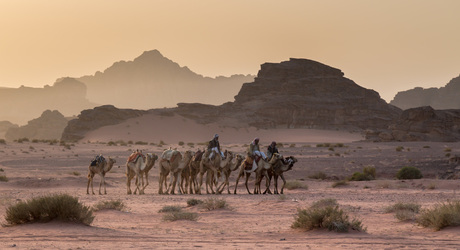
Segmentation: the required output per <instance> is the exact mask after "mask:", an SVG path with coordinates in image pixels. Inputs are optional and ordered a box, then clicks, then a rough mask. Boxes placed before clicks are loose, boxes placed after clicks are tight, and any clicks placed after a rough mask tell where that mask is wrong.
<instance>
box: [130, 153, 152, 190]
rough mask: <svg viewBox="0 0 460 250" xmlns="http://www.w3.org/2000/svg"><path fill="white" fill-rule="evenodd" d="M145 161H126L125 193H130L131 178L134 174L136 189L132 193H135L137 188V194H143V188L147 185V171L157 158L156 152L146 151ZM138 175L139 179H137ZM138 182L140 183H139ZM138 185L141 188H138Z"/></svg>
mask: <svg viewBox="0 0 460 250" xmlns="http://www.w3.org/2000/svg"><path fill="white" fill-rule="evenodd" d="M145 157H146V160H145V162H143V159H142V162H141V161H139V160H140V158H142V157H140V158H139V160H138V161H137V162H136V163H132V162H131V163H129V162H127V163H126V178H127V181H126V186H127V193H128V194H131V193H132V192H131V180H132V179H133V178H134V177H135V176H136V183H135V184H136V189H135V190H134V194H136V192H137V190H139V194H144V193H145V192H144V190H145V188H146V187H147V186H148V185H149V171H150V169H152V167H153V165H155V161H156V160H157V159H158V156H157V155H156V154H152V153H147V154H146V156H145ZM144 175H145V183H144ZM139 177H140V180H139V179H138V178H139ZM139 182H140V183H139ZM139 186H141V187H142V188H141V189H139Z"/></svg>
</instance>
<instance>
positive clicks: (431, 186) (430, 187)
mask: <svg viewBox="0 0 460 250" xmlns="http://www.w3.org/2000/svg"><path fill="white" fill-rule="evenodd" d="M427 188H428V189H430V190H433V189H436V184H434V183H430V184H429V185H428V187H427Z"/></svg>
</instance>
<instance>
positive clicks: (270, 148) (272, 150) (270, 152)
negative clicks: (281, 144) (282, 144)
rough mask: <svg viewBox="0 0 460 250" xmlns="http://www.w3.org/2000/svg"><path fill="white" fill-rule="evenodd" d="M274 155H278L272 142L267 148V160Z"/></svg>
mask: <svg viewBox="0 0 460 250" xmlns="http://www.w3.org/2000/svg"><path fill="white" fill-rule="evenodd" d="M275 153H277V154H279V152H278V148H277V147H276V141H272V143H271V144H270V145H269V146H268V148H267V159H268V160H271V159H272V157H273V155H274V154H275Z"/></svg>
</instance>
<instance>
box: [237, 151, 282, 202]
mask: <svg viewBox="0 0 460 250" xmlns="http://www.w3.org/2000/svg"><path fill="white" fill-rule="evenodd" d="M276 160H278V157H273V158H272V159H271V160H270V162H268V161H266V160H264V159H260V161H259V162H258V163H257V167H255V164H253V165H252V166H253V167H252V169H251V170H246V169H245V168H246V166H247V164H248V163H247V162H246V160H244V161H243V162H242V163H241V164H240V172H239V174H238V177H237V178H236V182H235V191H234V192H233V193H234V194H236V190H237V188H238V181H239V180H240V178H241V177H242V176H243V175H245V174H246V181H245V186H246V189H247V190H248V193H249V194H252V193H251V191H249V187H248V180H249V177H250V176H251V173H255V174H256V181H257V176H261V175H264V176H265V177H266V178H267V181H266V185H267V186H268V185H269V182H268V174H267V171H264V170H269V169H270V168H271V167H272V164H271V162H273V161H276ZM259 186H260V185H259ZM259 192H260V187H259V189H258V185H255V186H254V194H257V193H259Z"/></svg>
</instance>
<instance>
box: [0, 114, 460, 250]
mask: <svg viewBox="0 0 460 250" xmlns="http://www.w3.org/2000/svg"><path fill="white" fill-rule="evenodd" d="M138 119H139V118H138ZM144 119H145V118H144ZM140 124H144V125H145V124H146V121H140V120H135V119H134V120H128V121H127V122H125V123H124V124H119V125H116V126H108V127H104V128H102V129H99V130H96V131H93V132H92V133H89V134H88V135H87V137H85V139H83V140H81V141H79V142H77V143H72V144H67V146H62V145H60V144H59V143H55V144H52V145H51V144H50V143H43V142H35V143H34V142H32V141H24V142H22V143H19V142H6V144H0V168H1V170H2V172H0V175H4V176H6V177H7V178H8V181H2V182H0V222H1V223H2V224H6V221H5V219H4V215H5V211H6V209H7V207H9V206H11V205H14V204H15V203H16V202H18V201H26V200H28V199H31V198H34V197H40V196H43V195H49V194H62V193H65V194H69V195H72V196H75V197H78V199H79V201H80V202H81V203H83V204H85V205H87V206H93V205H95V204H96V203H98V202H101V201H110V200H121V201H122V202H123V203H124V204H125V205H126V209H125V210H123V211H118V210H100V211H96V212H94V215H95V219H94V221H93V223H92V224H91V225H90V226H85V225H81V224H73V223H64V222H59V221H52V222H49V223H33V224H23V225H16V226H3V227H1V228H0V248H1V249H45V248H46V249H127V248H131V249H395V248H402V249H458V248H460V228H459V227H447V228H444V229H442V230H440V231H435V230H433V229H430V228H424V227H421V226H419V225H418V224H417V223H416V222H414V221H408V222H401V221H399V220H397V219H396V218H395V216H394V214H393V213H386V212H385V208H386V207H388V206H390V205H393V204H395V203H397V202H412V203H417V204H420V205H421V206H422V209H424V208H430V207H432V206H434V205H435V204H438V203H442V202H447V201H452V200H460V192H459V191H460V180H458V177H457V178H454V179H443V178H441V176H443V175H444V174H445V173H446V171H448V170H447V169H446V168H449V169H452V170H451V171H450V172H452V171H453V172H452V173H453V175H454V176H455V174H456V172H455V171H456V169H455V168H456V167H457V166H451V165H449V163H448V160H449V157H448V155H452V156H453V155H455V154H460V148H459V146H460V143H458V142H455V143H446V142H379V143H375V142H369V141H365V140H364V138H363V136H362V135H361V134H360V133H350V132H343V131H325V130H308V129H303V130H295V129H291V130H272V131H263V130H256V129H252V130H251V129H246V130H236V129H229V128H227V129H226V128H220V127H208V128H202V127H198V126H196V127H195V126H194V125H193V124H190V122H189V121H185V120H182V121H181V122H179V121H175V122H174V125H172V124H169V125H168V123H167V122H166V121H165V122H164V124H163V125H162V126H163V127H154V125H153V124H151V125H149V126H142V128H141V125H140ZM158 124H161V123H157V126H160V125H158ZM136 126H138V128H136ZM168 128H169V130H168ZM171 128H174V131H170V130H171ZM127 130H130V131H131V132H129V131H127ZM166 131H169V132H166ZM216 132H217V133H219V134H220V141H221V146H222V148H223V149H226V150H230V151H232V152H235V153H239V154H243V153H244V152H245V150H246V147H247V145H248V144H249V143H250V142H251V141H252V139H253V138H254V137H256V136H258V137H260V138H261V144H262V146H263V148H264V149H265V148H266V146H267V145H268V144H269V143H270V142H271V141H272V140H277V141H278V142H281V143H282V144H283V147H280V148H279V149H280V152H281V153H282V154H283V155H284V156H289V155H292V156H295V157H296V158H297V159H298V162H297V163H296V164H295V165H294V167H293V169H292V170H291V171H288V172H286V173H285V177H286V179H287V181H288V182H292V181H297V182H300V183H301V184H302V185H304V186H306V187H308V188H298V189H291V190H289V189H285V190H284V194H283V195H270V194H266V195H250V194H248V193H247V191H246V188H245V187H244V180H240V183H239V186H238V188H237V194H236V195H235V194H233V190H234V188H235V185H234V184H235V178H236V175H237V172H236V171H235V172H232V175H231V178H230V191H231V194H228V193H227V192H225V191H224V192H223V193H222V194H219V195H216V194H206V192H205V190H204V185H203V189H202V193H203V194H201V195H197V194H176V195H159V194H158V187H159V185H158V171H159V170H158V163H155V166H154V168H153V169H152V170H151V171H150V179H149V181H150V185H149V186H148V187H147V188H146V189H145V194H144V195H128V194H127V191H126V176H125V163H126V159H127V158H128V156H129V155H130V153H131V152H132V151H133V150H136V149H140V150H143V152H145V153H146V152H150V153H155V154H157V155H160V154H161V152H162V151H163V150H164V149H166V148H169V147H172V148H177V149H178V150H180V151H185V150H192V151H196V150H197V149H198V148H201V149H203V148H204V147H205V146H204V142H206V141H209V140H210V139H211V138H212V136H213V135H214V133H216ZM192 135H193V136H192ZM116 140H124V141H125V142H128V141H129V140H131V141H132V142H133V143H132V144H126V145H124V144H123V145H120V144H118V145H110V144H108V142H109V141H116ZM160 140H161V141H163V142H164V143H165V145H159V142H160ZM138 141H143V142H147V144H146V145H145V144H144V145H142V143H139V144H136V142H138ZM179 142H184V143H179ZM324 143H333V144H334V143H340V144H341V146H340V147H321V146H319V145H318V144H324ZM179 144H181V145H179ZM397 148H399V150H397ZM97 154H103V155H104V156H110V157H113V158H115V159H116V161H117V162H116V163H115V166H114V167H113V169H112V170H111V171H110V172H109V173H108V174H107V175H106V183H107V195H98V194H97V193H98V188H99V181H100V177H99V176H96V177H95V180H94V181H95V183H94V189H95V193H96V195H92V194H90V195H88V194H86V184H87V177H86V176H87V172H88V166H89V163H90V161H91V160H92V159H93V158H94V156H95V155H97ZM364 166H373V167H375V168H376V174H377V178H376V180H372V181H360V182H357V181H353V182H348V185H346V186H339V187H335V188H333V187H332V185H333V184H334V183H335V182H337V181H338V180H343V179H346V178H347V177H349V176H351V175H352V174H353V173H354V172H356V171H362V169H363V167H364ZM403 166H416V167H418V168H419V169H420V170H421V171H422V173H423V176H424V177H423V178H422V179H418V180H397V179H396V178H395V174H396V172H397V171H398V170H399V169H400V168H401V167H403ZM318 172H323V173H325V174H326V176H327V178H326V179H325V180H318V179H313V178H310V176H312V175H314V174H316V173H318ZM220 181H222V180H220ZM249 187H250V189H251V191H252V189H253V187H254V177H251V179H250V182H249ZM271 189H272V190H273V186H271ZM191 198H194V199H201V200H205V199H208V198H218V199H224V200H225V201H226V203H227V204H228V205H229V209H217V210H212V211H207V210H205V209H203V208H200V207H199V206H190V207H189V206H187V200H189V199H191ZM328 198H332V199H336V200H337V202H338V203H339V205H340V206H341V207H342V208H343V209H344V210H345V211H346V212H347V213H348V214H349V215H350V217H351V218H358V219H360V220H361V221H362V223H363V225H364V226H365V227H366V228H367V230H366V232H357V231H353V230H351V231H349V232H348V233H337V232H333V231H327V230H326V229H314V230H311V231H304V230H301V229H293V228H291V225H292V224H293V222H294V216H295V215H296V213H297V209H298V208H301V209H303V208H307V207H308V206H310V205H311V204H312V203H313V202H315V201H318V200H321V199H328ZM169 205H174V206H181V207H183V210H184V211H188V212H194V213H197V214H198V219H197V220H196V221H189V220H178V221H173V222H169V221H164V220H163V215H164V214H162V213H159V210H160V209H162V208H163V207H164V206H169Z"/></svg>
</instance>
